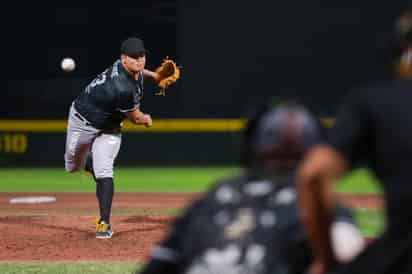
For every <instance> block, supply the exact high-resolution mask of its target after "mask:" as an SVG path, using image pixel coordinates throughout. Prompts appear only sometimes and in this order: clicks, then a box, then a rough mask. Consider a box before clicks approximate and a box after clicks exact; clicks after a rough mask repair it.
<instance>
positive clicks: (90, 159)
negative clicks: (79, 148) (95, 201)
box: [84, 153, 96, 182]
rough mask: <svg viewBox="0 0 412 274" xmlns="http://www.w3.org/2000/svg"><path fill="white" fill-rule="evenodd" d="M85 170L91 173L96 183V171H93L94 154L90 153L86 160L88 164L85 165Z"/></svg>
mask: <svg viewBox="0 0 412 274" xmlns="http://www.w3.org/2000/svg"><path fill="white" fill-rule="evenodd" d="M84 170H86V171H87V172H90V173H91V174H92V176H93V179H94V181H95V182H96V176H95V175H94V169H93V157H92V153H89V154H88V155H87V158H86V163H85V165H84Z"/></svg>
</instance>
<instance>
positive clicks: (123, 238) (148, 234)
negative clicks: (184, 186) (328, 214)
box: [0, 193, 382, 262]
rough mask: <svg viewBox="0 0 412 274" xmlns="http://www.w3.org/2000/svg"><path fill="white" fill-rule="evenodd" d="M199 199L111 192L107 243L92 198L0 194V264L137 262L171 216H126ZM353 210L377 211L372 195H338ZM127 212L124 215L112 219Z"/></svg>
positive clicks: (87, 195) (84, 195) (377, 202)
mask: <svg viewBox="0 0 412 274" xmlns="http://www.w3.org/2000/svg"><path fill="white" fill-rule="evenodd" d="M198 195H199V194H182V193H116V194H115V198H114V202H113V212H114V215H113V217H112V220H111V223H112V225H113V228H114V231H115V234H114V236H113V238H112V239H110V240H101V239H96V238H95V232H94V229H95V228H94V221H95V216H96V214H97V202H96V198H95V195H94V194H92V193H35V194H33V193H0V231H1V232H2V233H1V234H0V242H1V243H2V244H1V246H2V248H0V261H112V262H115V261H134V262H138V261H140V262H142V261H145V260H146V259H147V256H148V254H149V252H150V250H151V248H152V246H153V245H154V244H155V243H156V242H158V241H159V240H160V239H161V238H162V237H163V235H164V234H165V232H166V231H167V227H168V225H169V223H170V222H171V221H172V220H173V218H174V216H171V215H161V214H153V213H150V212H147V213H140V212H139V213H136V214H133V212H130V210H132V211H136V212H137V211H141V210H148V211H149V210H166V209H178V208H183V207H185V206H186V205H187V204H188V203H190V202H191V201H192V200H193V199H195V198H196V197H197V196H198ZM27 196H53V197H56V199H57V200H56V202H53V203H45V204H24V205H23V204H10V203H9V200H10V199H11V198H16V197H27ZM340 196H341V198H342V200H343V201H344V202H345V204H347V205H349V206H352V207H356V208H359V207H360V208H369V209H372V208H380V207H382V199H381V198H380V197H378V196H377V195H344V196H342V195H340ZM123 210H126V211H127V210H128V211H129V212H125V213H127V215H126V214H118V213H121V211H123Z"/></svg>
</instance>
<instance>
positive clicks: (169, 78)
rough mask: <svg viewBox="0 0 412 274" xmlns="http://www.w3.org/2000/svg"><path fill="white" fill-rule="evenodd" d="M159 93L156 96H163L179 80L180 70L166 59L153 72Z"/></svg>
mask: <svg viewBox="0 0 412 274" xmlns="http://www.w3.org/2000/svg"><path fill="white" fill-rule="evenodd" d="M155 72H156V74H157V81H158V84H157V85H158V86H159V87H160V91H159V92H158V93H156V95H160V96H165V95H166V89H167V88H168V87H169V86H170V85H172V84H174V83H175V82H176V81H177V80H178V79H179V78H180V69H179V67H178V66H177V64H176V63H175V61H173V60H171V59H169V57H166V59H164V60H163V62H162V64H161V65H160V66H159V67H158V68H157V69H156V70H155Z"/></svg>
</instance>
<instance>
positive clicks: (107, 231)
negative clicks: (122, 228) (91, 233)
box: [96, 221, 113, 239]
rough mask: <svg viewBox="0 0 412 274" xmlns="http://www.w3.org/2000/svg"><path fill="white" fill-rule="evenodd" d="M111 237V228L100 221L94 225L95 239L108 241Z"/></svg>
mask: <svg viewBox="0 0 412 274" xmlns="http://www.w3.org/2000/svg"><path fill="white" fill-rule="evenodd" d="M112 236H113V230H112V226H111V225H110V224H107V223H106V222H105V221H100V222H99V223H97V224H96V238H97V239H110V238H111V237H112Z"/></svg>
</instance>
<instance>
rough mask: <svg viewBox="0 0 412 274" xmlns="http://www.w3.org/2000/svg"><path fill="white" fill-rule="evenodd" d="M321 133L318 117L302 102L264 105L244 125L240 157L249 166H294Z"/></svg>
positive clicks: (319, 137) (318, 140) (274, 167)
mask: <svg viewBox="0 0 412 274" xmlns="http://www.w3.org/2000/svg"><path fill="white" fill-rule="evenodd" d="M321 136H322V134H321V127H320V123H319V121H318V119H316V118H315V117H314V116H313V115H312V114H311V113H310V112H309V110H307V109H306V108H305V107H304V106H303V105H300V104H297V103H293V102H285V103H281V104H279V105H277V106H275V107H270V106H264V107H263V108H261V109H260V110H259V111H258V112H257V113H256V114H255V116H254V117H253V118H251V119H250V120H249V121H248V123H247V125H246V128H245V131H244V135H243V137H244V140H243V141H244V144H243V155H242V158H241V160H242V163H243V164H244V165H246V166H249V167H251V166H260V165H262V166H266V167H269V168H272V169H275V170H279V169H282V170H283V169H294V168H296V166H297V164H298V162H299V161H300V160H301V159H302V157H303V154H304V153H305V152H306V150H307V149H308V148H309V147H311V146H312V145H314V144H315V143H318V142H320V140H321Z"/></svg>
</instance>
